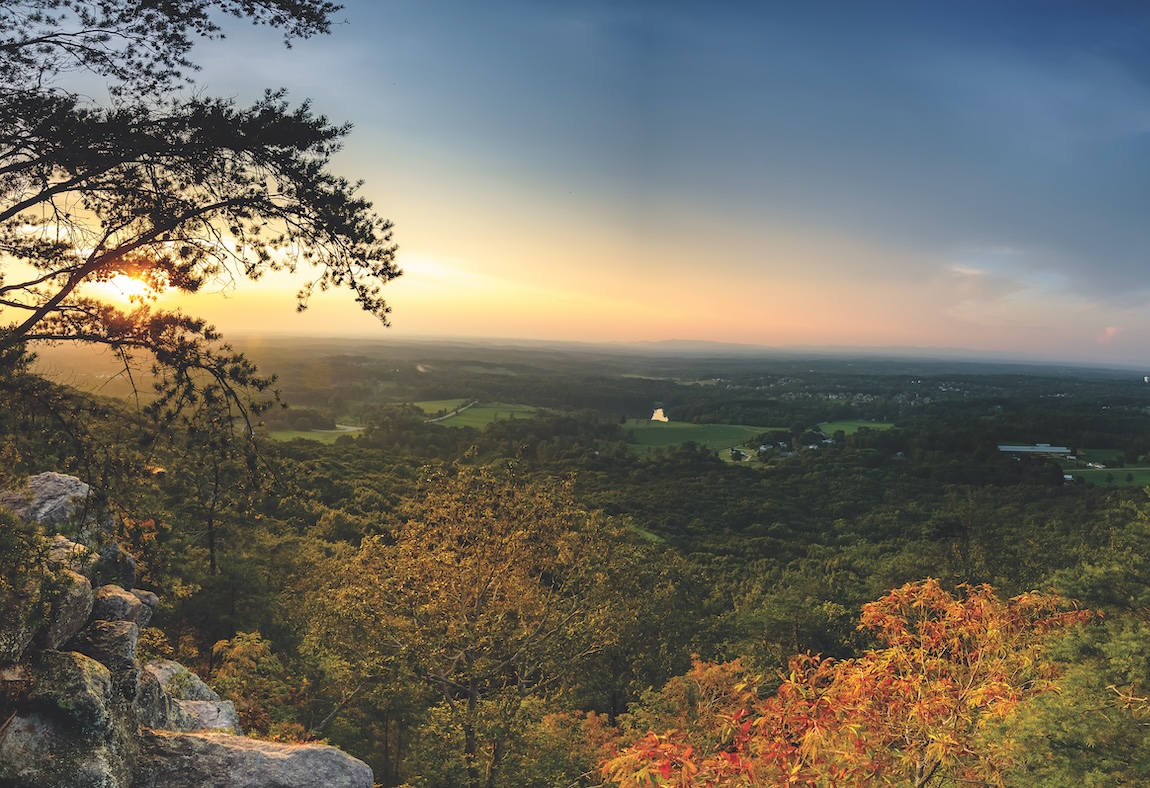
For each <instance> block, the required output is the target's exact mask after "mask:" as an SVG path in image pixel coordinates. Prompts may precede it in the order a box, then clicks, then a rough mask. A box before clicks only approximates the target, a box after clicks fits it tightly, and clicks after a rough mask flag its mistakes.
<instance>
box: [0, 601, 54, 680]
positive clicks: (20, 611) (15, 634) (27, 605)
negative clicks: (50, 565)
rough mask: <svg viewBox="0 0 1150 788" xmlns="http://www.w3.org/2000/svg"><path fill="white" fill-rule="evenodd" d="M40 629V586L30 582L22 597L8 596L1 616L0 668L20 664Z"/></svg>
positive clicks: (41, 616)
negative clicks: (13, 663)
mask: <svg viewBox="0 0 1150 788" xmlns="http://www.w3.org/2000/svg"><path fill="white" fill-rule="evenodd" d="M43 626H44V604H43V600H42V598H41V594H40V584H39V583H38V582H30V583H29V584H28V585H27V587H26V588H25V589H24V590H23V592H22V593H15V594H11V595H10V596H9V601H8V606H7V608H6V609H5V610H4V611H3V615H0V665H4V664H7V663H10V662H17V661H19V659H20V657H22V656H23V655H24V652H25V650H27V648H28V646H30V645H32V639H33V638H35V637H36V633H37V632H39V631H40V628H41V627H43Z"/></svg>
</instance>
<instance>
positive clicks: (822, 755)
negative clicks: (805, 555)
mask: <svg viewBox="0 0 1150 788" xmlns="http://www.w3.org/2000/svg"><path fill="white" fill-rule="evenodd" d="M1086 617H1087V614H1086V613H1083V612H1081V611H1076V610H1065V609H1064V608H1063V606H1062V604H1061V603H1060V601H1059V599H1058V598H1057V597H1055V596H1053V595H1043V594H1024V595H1022V596H1018V597H1015V598H1013V599H1010V600H1005V601H1004V600H1001V599H999V598H998V597H997V596H996V595H995V593H994V591H993V590H992V589H991V588H989V587H988V586H974V587H960V589H959V593H958V594H957V595H952V594H950V593H948V592H947V591H945V590H944V589H943V588H942V587H941V586H940V585H939V584H938V583H937V582H936V581H933V580H927V581H925V582H921V583H913V584H908V585H906V586H903V587H902V588H899V589H896V590H894V591H892V592H890V593H889V594H888V595H887V596H885V597H883V598H882V599H880V600H878V601H877V602H872V603H870V604H868V605H865V606H864V607H863V613H862V619H861V624H860V627H862V628H865V629H867V630H870V631H871V632H872V633H873V634H874V635H875V637H876V638H877V639H878V640H879V641H880V642H881V643H882V644H884V645H883V647H881V648H876V649H873V650H871V651H868V652H867V653H866V654H865V655H863V656H862V657H859V658H857V659H852V660H844V661H835V660H830V659H821V658H819V657H815V656H803V657H796V658H795V659H793V660H792V661H791V665H790V672H789V674H788V675H787V676H785V677H784V678H783V681H782V683H781V685H780V686H779V688H778V690H777V691H776V692H775V693H774V694H773V695H771V696H770V697H768V698H766V699H764V700H761V701H760V700H758V699H757V698H756V697H755V694H754V692H753V691H751V690H749V689H747V688H746V684H745V682H744V685H743V686H740V687H739V689H740V690H742V695H741V696H739V695H737V694H736V695H734V696H733V699H731V698H728V699H727V701H726V703H725V704H724V705H725V707H726V708H725V709H723V710H722V711H721V713H719V714H717V715H716V717H715V718H714V719H713V721H712V730H716V729H717V730H718V731H719V732H720V733H721V738H722V742H721V744H720V746H719V747H717V748H716V747H714V746H712V747H709V748H702V749H701V748H698V747H697V746H696V743H695V742H694V741H692V740H691V739H690V738H689V737H687V736H685V735H684V734H683V733H681V732H679V731H674V730H672V731H670V732H667V733H664V734H655V733H651V734H649V735H648V736H647V737H645V738H643V739H641V740H639V741H638V742H637V743H636V744H634V745H632V746H631V747H629V748H627V749H625V750H624V751H623V752H622V753H621V754H620V755H619V756H618V757H616V758H614V759H613V760H611V761H609V762H608V763H607V764H606V765H605V767H604V771H605V773H606V774H607V775H608V776H609V777H610V778H611V779H613V780H614V781H615V782H617V783H618V784H619V785H622V786H639V785H650V784H657V785H677V786H704V785H706V786H719V785H732V786H733V785H749V784H767V785H862V784H867V783H870V782H886V783H892V784H899V785H913V786H916V788H919V787H920V786H927V785H937V784H940V783H942V782H943V781H944V780H946V779H951V780H962V781H974V782H976V783H980V784H990V785H1002V784H1003V775H1004V774H1005V773H1006V770H1007V769H1008V768H1009V767H1010V765H1011V764H1012V763H1013V762H1014V754H1013V753H1012V751H1011V742H1010V738H1009V735H1007V733H1008V730H1009V726H1006V727H1005V728H1004V727H1003V723H1004V722H1009V721H1010V720H1011V719H1012V718H1013V715H1015V713H1016V711H1017V710H1018V708H1019V707H1020V706H1021V705H1022V704H1024V703H1025V702H1026V701H1028V700H1029V699H1031V698H1033V697H1034V696H1036V695H1038V694H1041V693H1043V692H1045V691H1046V690H1048V689H1050V688H1051V687H1052V686H1053V684H1052V682H1053V680H1054V678H1055V669H1054V665H1053V663H1052V662H1051V661H1050V660H1049V659H1047V658H1045V656H1044V653H1043V649H1044V645H1045V643H1046V641H1047V639H1048V638H1049V637H1050V636H1051V635H1053V634H1055V633H1059V632H1062V631H1064V630H1065V629H1067V628H1068V627H1069V626H1071V625H1072V624H1074V623H1077V622H1081V621H1083V620H1085V618H1086ZM990 733H992V734H993V735H988V734H990Z"/></svg>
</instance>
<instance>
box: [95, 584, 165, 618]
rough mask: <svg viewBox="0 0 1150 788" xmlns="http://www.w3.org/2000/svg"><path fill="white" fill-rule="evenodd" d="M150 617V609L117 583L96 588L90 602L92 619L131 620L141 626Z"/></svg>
mask: <svg viewBox="0 0 1150 788" xmlns="http://www.w3.org/2000/svg"><path fill="white" fill-rule="evenodd" d="M151 617H152V611H151V610H150V609H148V608H147V607H145V606H144V603H143V602H141V601H140V598H139V597H138V596H136V595H135V594H133V593H131V592H130V591H125V590H124V589H123V588H121V587H120V586H117V585H104V586H100V587H99V588H97V589H96V593H95V599H94V600H93V603H92V620H93V621H131V622H132V623H133V624H135V625H136V626H137V627H143V626H144V625H145V624H146V623H147V622H148V620H149V619H150V618H151Z"/></svg>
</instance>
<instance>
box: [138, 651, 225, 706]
mask: <svg viewBox="0 0 1150 788" xmlns="http://www.w3.org/2000/svg"><path fill="white" fill-rule="evenodd" d="M141 669H142V670H143V672H144V673H148V674H150V675H151V676H153V677H155V679H156V681H157V682H159V684H160V687H161V688H162V689H163V690H164V692H166V693H167V694H168V695H170V696H171V697H173V698H176V699H178V700H212V701H218V700H219V699H220V696H219V695H217V694H216V691H215V690H213V689H212V688H211V687H209V686H208V685H207V684H205V683H204V682H203V681H202V680H201V679H200V677H199V676H197V675H196V674H195V673H192V672H191V671H190V670H188V669H187V668H185V667H184V666H183V665H181V664H180V663H179V662H176V661H174V660H170V659H157V660H154V661H152V662H147V663H145V664H144V665H143V666H141Z"/></svg>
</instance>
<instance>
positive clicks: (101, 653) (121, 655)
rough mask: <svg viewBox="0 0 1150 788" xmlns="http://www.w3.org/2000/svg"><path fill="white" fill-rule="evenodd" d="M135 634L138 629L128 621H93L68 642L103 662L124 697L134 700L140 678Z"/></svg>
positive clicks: (77, 649) (137, 638) (81, 651)
mask: <svg viewBox="0 0 1150 788" xmlns="http://www.w3.org/2000/svg"><path fill="white" fill-rule="evenodd" d="M139 637H140V629H139V627H137V626H136V625H135V624H133V623H132V622H131V621H93V622H92V623H91V624H89V625H88V627H87V628H86V629H85V630H84V631H83V632H81V633H80V634H79V635H77V636H76V637H75V638H73V639H72V641H71V642H70V644H69V645H70V646H71V647H72V648H74V649H75V650H76V651H79V652H80V653H81V654H86V655H87V656H89V657H91V658H92V659H95V660H97V661H99V662H101V663H103V664H104V665H106V666H107V667H108V670H110V671H111V673H112V683H113V684H114V685H115V686H116V688H117V689H118V690H119V691H120V692H121V693H122V694H123V696H124V697H125V698H128V699H133V700H134V699H135V697H136V692H137V691H138V690H139V681H140V665H139V663H138V662H136V643H137V641H138V640H139Z"/></svg>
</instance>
